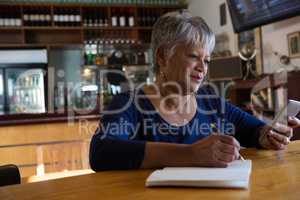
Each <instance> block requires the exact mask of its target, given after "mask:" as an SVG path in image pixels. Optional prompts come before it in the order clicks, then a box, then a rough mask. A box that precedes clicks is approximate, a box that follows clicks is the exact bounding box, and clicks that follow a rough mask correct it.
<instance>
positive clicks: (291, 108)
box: [287, 99, 300, 117]
mask: <svg viewBox="0 0 300 200" xmlns="http://www.w3.org/2000/svg"><path fill="white" fill-rule="evenodd" d="M299 112H300V101H295V100H291V99H290V100H289V102H288V106H287V115H288V116H289V117H296V116H297V115H299Z"/></svg>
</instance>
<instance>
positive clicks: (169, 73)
mask: <svg viewBox="0 0 300 200" xmlns="http://www.w3.org/2000/svg"><path fill="white" fill-rule="evenodd" d="M209 62H210V54H209V52H207V51H205V50H204V49H203V48H200V47H190V46H188V45H178V46H177V47H175V50H174V53H173V55H172V56H171V57H169V58H165V61H164V62H163V64H162V65H160V66H163V67H161V68H160V70H162V72H163V73H164V74H165V76H166V80H167V84H174V85H175V84H177V87H180V89H181V92H182V93H183V94H190V93H193V92H197V90H198V89H199V87H200V85H201V83H202V82H203V80H204V77H205V76H206V74H207V67H208V64H209Z"/></svg>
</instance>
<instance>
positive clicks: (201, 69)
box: [195, 61, 204, 72]
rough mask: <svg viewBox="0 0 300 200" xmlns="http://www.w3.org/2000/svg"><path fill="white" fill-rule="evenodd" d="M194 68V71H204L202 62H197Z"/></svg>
mask: <svg viewBox="0 0 300 200" xmlns="http://www.w3.org/2000/svg"><path fill="white" fill-rule="evenodd" d="M195 70H196V71H199V72H203V71H204V62H202V61H201V62H198V63H197V65H196V67H195Z"/></svg>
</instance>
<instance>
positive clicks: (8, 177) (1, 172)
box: [0, 165, 21, 186]
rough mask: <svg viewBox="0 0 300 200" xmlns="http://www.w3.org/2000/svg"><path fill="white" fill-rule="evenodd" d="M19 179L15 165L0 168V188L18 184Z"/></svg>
mask: <svg viewBox="0 0 300 200" xmlns="http://www.w3.org/2000/svg"><path fill="white" fill-rule="evenodd" d="M20 183H21V177H20V172H19V169H18V167H17V166H16V165H3V166H0V186H4V185H13V184H20Z"/></svg>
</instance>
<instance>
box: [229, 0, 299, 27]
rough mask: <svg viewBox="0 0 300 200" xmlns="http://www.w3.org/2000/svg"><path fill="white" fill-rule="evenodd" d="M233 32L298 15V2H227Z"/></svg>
mask: <svg viewBox="0 0 300 200" xmlns="http://www.w3.org/2000/svg"><path fill="white" fill-rule="evenodd" d="M227 3H228V7H229V11H230V14H231V18H232V23H233V27H234V30H235V32H242V31H245V30H249V29H252V28H255V27H257V26H260V25H264V24H268V23H271V22H275V21H279V20H282V19H286V18H289V17H293V16H297V15H300V0H227Z"/></svg>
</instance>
